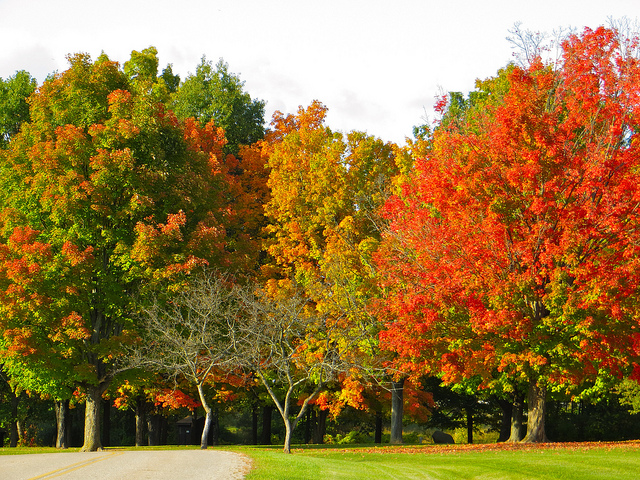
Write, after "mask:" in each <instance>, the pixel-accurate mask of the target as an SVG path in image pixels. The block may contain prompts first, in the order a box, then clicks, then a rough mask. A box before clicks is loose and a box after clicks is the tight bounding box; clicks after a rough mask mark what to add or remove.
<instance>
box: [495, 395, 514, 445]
mask: <svg viewBox="0 0 640 480" xmlns="http://www.w3.org/2000/svg"><path fill="white" fill-rule="evenodd" d="M498 405H499V406H500V410H502V419H501V420H500V436H499V437H498V440H497V441H498V442H506V441H507V440H508V439H509V436H510V435H511V415H512V411H513V404H512V403H511V402H509V401H508V400H502V399H498Z"/></svg>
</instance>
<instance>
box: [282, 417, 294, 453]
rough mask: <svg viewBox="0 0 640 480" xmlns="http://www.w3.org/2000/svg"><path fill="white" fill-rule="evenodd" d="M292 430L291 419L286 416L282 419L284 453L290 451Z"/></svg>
mask: <svg viewBox="0 0 640 480" xmlns="http://www.w3.org/2000/svg"><path fill="white" fill-rule="evenodd" d="M292 432H293V426H292V425H291V420H289V418H286V419H285V420H284V448H283V450H282V451H283V452H284V453H291V433H292Z"/></svg>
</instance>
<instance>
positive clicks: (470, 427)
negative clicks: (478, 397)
mask: <svg viewBox="0 0 640 480" xmlns="http://www.w3.org/2000/svg"><path fill="white" fill-rule="evenodd" d="M465 410H466V412H467V443H468V444H472V443H473V408H471V407H467V408H466V409H465Z"/></svg>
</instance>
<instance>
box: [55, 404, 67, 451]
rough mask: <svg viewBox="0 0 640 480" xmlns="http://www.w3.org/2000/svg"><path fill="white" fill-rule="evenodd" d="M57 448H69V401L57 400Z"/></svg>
mask: <svg viewBox="0 0 640 480" xmlns="http://www.w3.org/2000/svg"><path fill="white" fill-rule="evenodd" d="M55 411H56V448H62V449H65V448H69V436H68V435H67V432H68V425H69V400H56V402H55Z"/></svg>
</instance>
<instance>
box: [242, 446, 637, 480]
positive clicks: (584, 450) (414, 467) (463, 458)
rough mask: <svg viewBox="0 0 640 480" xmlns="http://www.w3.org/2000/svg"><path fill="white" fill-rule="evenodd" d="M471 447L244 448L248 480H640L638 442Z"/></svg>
mask: <svg viewBox="0 0 640 480" xmlns="http://www.w3.org/2000/svg"><path fill="white" fill-rule="evenodd" d="M465 447H466V446H460V447H456V448H442V447H437V446H424V447H414V448H393V447H387V448H384V447H381V448H378V449H372V448H336V449H311V448H304V449H296V450H295V451H294V453H293V454H292V455H285V454H283V453H281V452H280V451H278V450H276V449H271V448H259V447H255V448H249V447H245V448H242V449H241V450H240V449H239V450H240V451H241V452H242V453H245V454H246V455H248V456H250V457H251V458H252V459H253V461H254V463H253V467H254V468H253V470H252V471H251V473H249V475H248V476H247V477H246V478H247V480H268V479H273V480H276V479H277V480H305V479H309V480H311V479H313V480H317V479H349V480H352V479H353V480H357V479H363V480H372V479H373V480H384V479H412V480H413V479H416V480H417V479H421V480H431V479H438V480H440V479H442V480H454V479H484V480H499V479H500V480H536V479H545V480H574V479H575V480H591V479H593V480H596V479H597V480H606V479H611V480H614V479H615V480H626V479H628V480H637V479H638V478H639V477H640V473H639V472H640V444H638V443H632V444H620V445H616V446H612V445H609V444H607V445H606V446H598V445H594V444H588V446H587V445H586V444H575V445H572V446H563V447H557V446H553V447H552V448H519V447H516V448H514V449H510V447H507V448H495V447H493V446H492V447H491V448H490V449H487V450H480V449H478V450H476V449H469V448H465ZM511 448H513V447H511Z"/></svg>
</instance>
